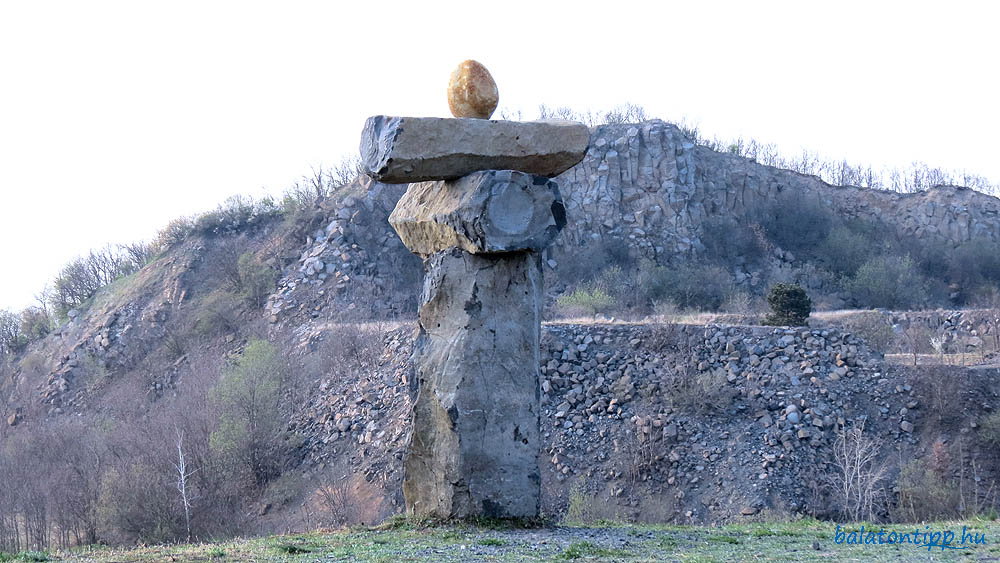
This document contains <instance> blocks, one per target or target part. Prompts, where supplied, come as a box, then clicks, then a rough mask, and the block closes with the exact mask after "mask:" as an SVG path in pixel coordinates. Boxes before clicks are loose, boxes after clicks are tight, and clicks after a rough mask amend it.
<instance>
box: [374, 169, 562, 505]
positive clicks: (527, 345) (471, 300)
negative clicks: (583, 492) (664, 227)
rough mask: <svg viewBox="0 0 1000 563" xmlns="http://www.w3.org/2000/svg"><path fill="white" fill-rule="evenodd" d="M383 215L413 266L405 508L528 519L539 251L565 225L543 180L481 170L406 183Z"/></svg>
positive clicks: (532, 498) (534, 437) (536, 484)
mask: <svg viewBox="0 0 1000 563" xmlns="http://www.w3.org/2000/svg"><path fill="white" fill-rule="evenodd" d="M389 222H390V223H391V224H392V226H393V227H394V228H395V229H396V232H397V233H398V234H399V236H400V238H401V239H402V240H403V243H404V244H406V246H407V248H409V249H410V250H412V251H413V252H416V253H418V254H420V255H422V256H424V269H425V276H424V287H423V291H422V293H421V297H420V314H419V324H420V328H419V334H418V336H417V340H416V344H415V349H414V354H413V364H414V374H415V377H416V383H417V386H418V387H417V389H418V390H417V393H416V397H415V400H414V406H413V433H412V435H411V439H410V447H409V450H408V452H407V455H406V459H405V461H404V477H403V495H404V497H405V498H406V507H407V512H408V513H411V514H414V515H422V516H436V517H459V518H461V517H467V516H476V515H483V516H490V517H533V516H537V515H538V506H539V492H540V474H539V464H538V457H539V452H540V444H539V427H538V416H539V408H540V407H539V391H538V385H539V381H538V338H539V331H540V326H541V312H542V305H543V303H542V300H543V298H544V296H543V284H542V266H541V255H540V254H539V251H541V250H542V249H543V248H545V247H546V246H548V244H549V243H550V242H551V241H552V240H553V239H554V238H555V236H556V235H557V234H558V233H559V231H560V230H561V229H562V227H563V226H564V225H565V224H566V219H565V211H564V210H563V205H562V199H561V198H560V195H559V190H558V188H557V187H556V184H555V182H553V181H552V180H549V179H547V178H545V177H541V176H535V175H532V174H526V173H523V172H514V171H510V170H503V171H496V170H490V171H485V172H475V173H473V174H470V175H468V176H465V177H463V178H460V179H459V180H456V181H451V182H424V183H421V184H411V185H410V188H409V189H408V190H407V192H406V194H405V195H404V196H403V197H402V198H401V199H400V201H399V203H398V204H397V205H396V209H395V210H394V211H393V212H392V215H391V216H390V217H389Z"/></svg>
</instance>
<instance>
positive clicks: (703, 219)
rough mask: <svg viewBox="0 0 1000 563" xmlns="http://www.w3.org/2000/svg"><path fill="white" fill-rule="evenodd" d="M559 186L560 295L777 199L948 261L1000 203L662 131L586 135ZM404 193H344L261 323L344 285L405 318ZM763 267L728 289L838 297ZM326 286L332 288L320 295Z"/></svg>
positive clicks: (701, 250)
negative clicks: (400, 210)
mask: <svg viewBox="0 0 1000 563" xmlns="http://www.w3.org/2000/svg"><path fill="white" fill-rule="evenodd" d="M557 181H558V183H559V185H560V190H561V192H562V194H563V198H564V202H565V205H566V209H567V215H568V223H567V226H566V228H565V229H564V230H563V232H562V233H561V234H560V236H559V237H558V238H557V239H556V241H555V243H554V244H553V245H552V246H551V247H549V248H548V249H547V250H546V252H545V254H544V256H545V258H546V261H547V264H548V266H549V267H548V268H547V275H548V276H549V277H550V278H551V280H552V282H551V284H550V285H553V286H557V287H558V286H560V285H562V287H565V285H568V284H572V283H573V282H574V281H579V280H576V279H574V278H573V277H572V276H571V277H569V278H566V277H565V273H566V270H565V268H562V269H561V268H559V267H558V265H559V264H560V263H563V262H565V263H567V264H572V263H575V262H579V261H580V260H587V259H589V258H590V257H591V256H593V255H594V249H596V248H600V247H602V246H603V247H607V246H614V247H616V248H619V249H623V251H624V252H627V253H628V255H629V258H630V259H631V260H637V259H641V258H646V259H650V260H652V261H654V262H655V263H660V264H666V263H671V262H676V261H677V260H681V259H685V258H696V257H699V256H702V257H704V255H705V254H706V252H710V250H709V249H706V247H705V245H704V244H703V236H704V234H705V230H706V225H707V224H709V223H711V222H713V221H714V222H717V223H722V224H733V225H744V226H745V225H747V224H749V223H752V222H754V221H755V220H756V219H757V215H758V214H759V213H760V212H761V210H765V209H767V208H768V207H769V206H772V205H773V204H774V202H775V201H776V200H778V199H779V198H781V197H783V196H785V197H793V198H795V200H796V201H807V202H810V203H812V204H815V205H818V206H821V207H822V208H824V209H826V210H828V212H829V213H830V214H831V216H833V217H836V218H838V221H840V222H845V223H846V222H850V221H852V220H855V221H865V222H867V223H868V224H870V225H873V226H874V227H875V228H874V233H875V236H876V237H878V238H885V239H890V238H893V239H896V240H903V241H906V244H908V245H911V246H912V245H917V246H920V245H924V246H929V245H937V246H936V247H935V248H943V249H948V248H954V247H956V246H958V245H960V244H963V243H968V242H969V241H973V240H981V241H990V242H992V243H996V242H1000V200H998V199H997V198H995V197H993V196H989V195H985V194H983V193H980V192H977V191H974V190H971V189H967V188H961V187H955V186H938V187H935V188H931V189H929V190H926V191H922V192H917V193H912V194H901V193H896V192H889V191H881V190H873V189H870V188H860V187H853V186H832V185H830V184H827V183H826V182H823V181H822V180H820V179H818V178H816V177H814V176H807V175H803V174H799V173H796V172H792V171H790V170H784V169H780V168H774V167H771V166H765V165H762V164H758V163H756V162H753V161H751V160H749V159H747V158H743V157H739V156H735V155H730V154H724V153H719V152H716V151H714V150H711V149H709V148H706V147H703V146H699V145H696V144H695V143H694V142H692V141H691V140H690V139H688V138H687V137H685V136H684V134H683V133H682V131H681V130H680V129H679V128H678V127H676V126H675V125H671V124H669V123H665V122H663V121H659V120H653V121H647V122H644V123H641V124H635V125H604V126H600V127H597V128H595V129H593V130H592V133H591V142H590V148H589V150H588V152H587V155H586V157H585V158H584V160H583V161H582V162H581V163H579V164H578V165H576V166H574V167H573V168H571V169H569V170H567V171H566V172H564V173H562V174H561V175H559V176H558V177H557ZM404 191H405V185H400V184H381V183H379V182H375V181H373V180H371V179H370V178H367V177H360V178H358V179H357V180H356V181H355V182H354V183H353V184H352V185H350V186H348V188H347V189H346V190H345V192H344V193H346V194H350V195H348V196H346V197H342V198H341V199H339V200H337V201H336V204H335V206H334V208H333V209H331V210H330V212H329V214H328V221H327V222H326V224H325V228H322V229H317V230H315V231H314V232H313V233H311V237H310V239H309V241H308V244H307V246H306V247H305V248H304V249H303V252H302V254H301V258H300V261H299V265H298V267H297V268H296V269H295V270H292V271H289V272H288V273H287V274H286V276H285V278H284V279H283V280H282V283H281V290H280V291H279V292H278V293H277V294H276V295H275V298H274V299H273V300H272V302H271V303H270V304H269V306H268V315H269V316H273V319H274V320H276V319H277V318H278V316H280V315H281V313H282V311H289V310H293V309H295V308H297V307H298V304H299V300H298V298H297V297H296V291H302V290H303V288H304V287H303V286H305V287H309V286H310V285H313V286H317V287H318V286H319V285H323V286H324V287H330V286H331V285H332V286H333V287H335V288H336V289H337V291H343V290H344V289H345V288H346V286H347V284H350V283H354V284H357V285H359V286H364V287H368V288H377V291H385V292H388V294H392V299H390V300H388V301H386V300H381V301H379V303H380V305H381V306H383V307H385V308H392V310H393V311H397V312H398V311H412V310H413V309H414V305H415V299H416V297H415V292H416V287H417V285H416V283H415V280H411V281H410V282H408V283H409V284H412V285H408V284H406V285H404V284H401V283H400V278H399V276H398V273H399V272H401V271H402V270H405V269H406V268H402V269H401V268H400V264H401V263H403V262H404V261H407V260H409V262H408V263H410V264H412V263H413V261H412V258H410V257H408V256H407V255H406V254H407V253H406V252H405V249H404V247H403V246H402V244H401V243H400V242H399V240H398V238H397V237H396V236H395V234H394V233H393V232H392V230H391V228H390V227H389V225H388V221H387V218H388V215H389V213H390V212H391V211H392V209H393V207H394V206H395V203H396V201H398V199H399V198H400V197H401V196H402V194H403V192H404ZM793 211H794V210H793ZM710 258H711V257H710ZM769 260H770V261H769V262H768V263H766V264H764V265H755V266H751V265H749V264H746V263H741V262H740V261H739V260H737V261H736V262H733V263H729V264H727V269H728V270H729V273H730V274H731V275H732V276H733V279H734V281H735V282H736V283H737V284H743V285H745V286H747V287H748V288H749V287H751V286H752V287H754V288H758V289H757V291H760V289H761V288H762V286H763V283H764V282H765V280H767V279H780V280H782V281H795V282H799V283H801V284H802V285H804V286H807V287H810V288H811V289H812V290H815V291H819V292H823V291H826V292H830V293H833V292H835V291H836V289H837V288H836V287H833V284H831V283H830V280H829V279H828V277H827V278H824V277H823V276H817V275H816V268H814V267H813V264H811V263H809V262H808V260H806V259H804V258H797V257H796V256H794V255H793V254H792V253H791V252H789V251H788V249H782V248H773V249H771V252H770V256H769ZM575 274H576V273H575V272H574V274H573V275H575ZM327 277H333V278H334V282H335V283H334V284H330V283H327V282H326V281H325V280H326V279H327ZM824 283H826V284H827V286H829V287H825V288H824ZM390 286H392V287H391V288H390ZM296 288H299V289H296ZM840 303H841V304H849V303H844V302H843V301H841V302H840ZM354 305H355V306H361V305H360V304H359V303H354Z"/></svg>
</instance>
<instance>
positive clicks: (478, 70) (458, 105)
mask: <svg viewBox="0 0 1000 563" xmlns="http://www.w3.org/2000/svg"><path fill="white" fill-rule="evenodd" d="M499 101H500V94H499V93H498V92H497V83H496V82H494V81H493V77H492V76H490V71H488V70H486V67H484V66H483V65H481V64H479V63H477V62H476V61H473V60H467V61H462V63H460V64H459V65H458V68H456V69H455V70H454V71H452V73H451V79H450V80H448V107H449V108H450V109H451V114H452V115H454V116H455V117H475V118H478V119H489V118H490V116H491V115H493V111H494V110H496V109H497V103H498V102H499Z"/></svg>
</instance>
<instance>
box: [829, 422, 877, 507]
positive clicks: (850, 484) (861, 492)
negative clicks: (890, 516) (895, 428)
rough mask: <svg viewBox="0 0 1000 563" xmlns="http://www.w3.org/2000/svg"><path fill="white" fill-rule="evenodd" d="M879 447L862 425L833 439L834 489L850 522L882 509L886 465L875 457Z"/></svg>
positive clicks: (847, 430)
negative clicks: (835, 471)
mask: <svg viewBox="0 0 1000 563" xmlns="http://www.w3.org/2000/svg"><path fill="white" fill-rule="evenodd" d="M880 448H881V444H880V442H879V441H878V440H877V439H875V438H872V437H870V436H867V435H865V433H864V424H858V425H856V426H854V427H853V428H850V429H846V430H844V431H842V432H841V433H840V434H839V435H838V436H837V440H836V441H835V442H834V452H833V453H834V462H835V464H836V468H837V474H836V476H835V479H836V480H835V484H834V489H835V490H836V492H837V494H838V496H839V497H840V502H841V505H842V506H841V509H842V510H843V512H844V515H845V516H846V517H847V518H848V519H849V520H851V521H853V522H856V521H859V520H868V521H874V520H876V519H877V518H879V517H880V515H881V514H882V513H883V512H884V509H885V506H886V489H885V478H886V465H885V463H884V462H882V461H880V460H879V459H878V458H879V451H880Z"/></svg>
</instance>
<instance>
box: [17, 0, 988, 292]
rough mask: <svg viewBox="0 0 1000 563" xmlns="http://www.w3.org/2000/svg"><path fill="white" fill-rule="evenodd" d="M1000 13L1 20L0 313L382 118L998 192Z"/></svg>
mask: <svg viewBox="0 0 1000 563" xmlns="http://www.w3.org/2000/svg"><path fill="white" fill-rule="evenodd" d="M994 6H995V5H994V3H992V2H985V1H983V2H968V3H963V2H955V1H949V2H942V1H940V0H938V1H935V2H926V3H924V2H877V1H876V0H868V1H867V2H845V1H838V2H832V1H831V2H808V1H796V2H784V3H767V2H747V1H741V2H732V3H724V2H704V1H700V0H688V1H686V2H649V3H638V2H635V3H633V2H627V1H622V0H615V1H607V2H585V1H576V2H566V3H556V2H546V1H543V0H534V1H531V2H475V1H468V0H467V1H464V2H453V3H447V4H445V3H438V2H433V1H419V2H418V1H408V2H389V1H371V0H369V1H361V0H359V1H353V2H333V1H329V2H297V1H285V2H276V1H275V2H249V1H240V2H213V1H209V0H202V1H198V2H185V1H178V0H172V1H169V2H165V1H164V2H151V1H138V0H131V1H123V2H102V1H87V2H80V1H66V2H48V1H44V0H38V1H29V0H0V308H5V307H10V308H20V307H23V306H25V305H28V304H29V303H30V302H31V300H32V296H33V294H35V293H36V292H38V291H39V290H40V289H41V288H42V286H43V285H44V284H45V282H46V281H47V280H50V279H51V278H52V276H53V275H54V274H55V273H56V272H57V271H58V269H59V267H60V266H61V265H62V264H64V263H65V262H67V261H68V260H70V259H72V258H74V257H76V256H78V255H80V254H82V253H85V252H86V251H87V250H88V249H90V248H94V247H98V246H103V245H104V244H106V243H118V242H130V241H134V240H139V239H149V238H151V237H152V236H153V235H154V234H155V232H156V230H157V229H158V228H160V227H162V226H163V225H165V224H166V223H167V222H168V221H169V220H170V219H173V218H175V217H178V216H181V215H188V214H192V213H195V212H198V211H203V210H207V209H210V208H213V207H215V206H216V205H217V204H219V203H221V202H222V201H223V200H224V199H225V198H226V197H227V196H229V195H233V194H236V193H242V194H250V195H263V194H264V193H265V192H267V193H279V192H280V191H281V190H283V189H284V188H286V187H287V186H289V185H290V184H291V183H292V182H293V181H294V180H295V179H297V178H298V177H300V176H301V175H303V174H305V173H308V172H309V170H310V168H311V167H315V166H319V165H333V164H336V163H338V162H339V161H340V159H341V158H342V157H343V156H344V155H347V154H353V153H356V151H357V150H358V149H357V145H358V139H359V136H360V131H361V126H362V124H363V123H364V119H365V118H366V117H367V116H369V115H373V114H379V113H385V114H397V115H414V116H447V115H448V108H447V103H446V98H445V87H446V84H447V80H448V75H449V73H450V72H451V70H452V68H453V67H454V66H455V65H457V64H458V62H460V61H462V60H464V59H467V58H471V59H476V60H478V61H480V62H482V63H483V64H485V65H486V66H487V67H488V68H489V69H490V71H491V73H492V74H493V76H494V78H495V79H496V81H497V83H498V86H499V90H500V98H501V102H500V104H501V107H503V108H512V109H521V110H523V111H524V114H525V117H526V118H534V116H535V114H536V112H537V107H538V104H540V103H544V104H546V105H548V106H552V107H557V106H570V107H572V108H574V109H578V110H604V109H608V108H610V107H612V106H614V105H617V104H621V103H623V102H632V103H637V104H640V105H643V106H645V108H646V109H647V112H648V113H649V114H651V115H653V116H658V117H662V118H665V119H673V120H679V119H682V118H685V119H687V120H688V121H689V122H694V123H698V124H699V125H700V126H701V129H702V130H703V132H705V133H707V134H708V135H710V136H719V137H723V138H732V137H736V136H739V135H742V136H744V137H753V138H756V139H758V140H761V141H764V142H772V143H775V144H777V145H778V147H779V148H780V149H781V150H782V151H783V152H786V153H790V154H794V153H797V152H799V151H801V150H802V149H803V148H807V149H810V150H814V151H817V152H819V153H820V154H822V155H823V156H826V157H828V158H836V159H839V158H847V159H848V160H850V161H855V162H859V163H866V164H868V163H870V164H874V165H876V166H883V165H888V166H897V165H898V166H906V165H907V164H909V163H910V162H912V161H924V162H927V163H928V164H930V165H932V166H940V167H943V168H948V169H956V170H961V169H965V170H968V171H970V172H975V173H979V174H982V175H985V176H987V177H988V178H990V179H991V180H992V181H994V182H998V181H1000V158H998V148H1000V147H998V143H997V131H998V130H1000V109H998V88H997V83H998V68H1000V62H998V55H1000V39H998V37H1000V28H998V27H997V22H998V15H1000V8H996V7H994Z"/></svg>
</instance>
